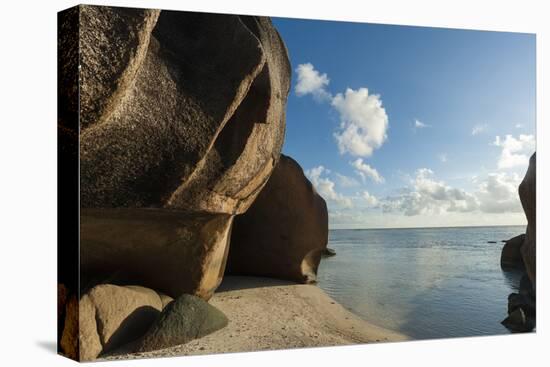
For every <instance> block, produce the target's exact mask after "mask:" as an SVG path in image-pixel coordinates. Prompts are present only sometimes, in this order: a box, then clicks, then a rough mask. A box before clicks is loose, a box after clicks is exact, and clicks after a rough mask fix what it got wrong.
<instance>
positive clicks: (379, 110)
mask: <svg viewBox="0 0 550 367" xmlns="http://www.w3.org/2000/svg"><path fill="white" fill-rule="evenodd" d="M295 71H296V74H297V76H298V82H297V83H296V86H295V92H296V95H297V96H305V95H308V94H311V95H312V96H313V97H314V98H315V99H316V100H317V101H326V102H329V103H330V105H331V107H332V108H334V109H335V110H336V112H338V114H339V119H340V125H339V128H338V130H337V131H336V132H335V133H334V138H335V140H336V143H337V145H338V149H339V151H340V154H345V153H349V154H351V155H352V156H356V157H369V156H371V155H372V153H373V151H374V150H375V149H378V148H380V147H381V146H382V144H383V143H384V141H385V140H386V138H387V134H386V131H387V128H388V115H387V114H386V110H385V109H384V107H383V106H382V100H381V98H380V96H379V95H377V94H369V90H368V89H367V88H359V89H357V90H354V89H351V88H348V89H346V91H345V92H344V93H338V94H336V95H335V96H333V95H332V94H331V93H329V92H328V91H327V90H326V87H327V86H328V84H329V82H330V79H329V78H328V76H327V74H324V73H323V74H321V73H320V72H319V71H318V70H316V69H315V67H314V66H313V65H312V64H311V63H305V64H300V65H298V67H297V68H296V70H295Z"/></svg>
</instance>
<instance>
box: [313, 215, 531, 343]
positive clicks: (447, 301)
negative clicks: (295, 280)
mask: <svg viewBox="0 0 550 367" xmlns="http://www.w3.org/2000/svg"><path fill="white" fill-rule="evenodd" d="M523 232H525V227H524V226H509V227H463V228H418V229H364V230H331V231H330V235H329V245H328V246H329V247H331V248H333V249H334V250H335V251H336V256H333V257H329V258H324V259H323V260H322V261H321V264H320V266H319V271H318V280H319V286H320V287H321V288H322V289H323V290H324V291H325V292H327V293H328V294H329V295H330V296H331V297H332V298H334V299H335V300H337V301H338V302H339V303H341V304H342V305H343V306H344V307H346V308H347V309H349V310H351V311H352V312H354V313H355V314H356V315H358V316H360V317H362V318H363V319H365V320H367V321H369V322H372V323H373V324H376V325H379V326H382V327H385V328H388V329H393V330H399V331H401V332H403V333H404V334H407V335H409V336H411V337H412V338H414V339H428V338H444V337H462V336H475V335H495V334H508V333H509V332H508V330H507V329H506V328H504V327H503V326H502V325H501V324H500V321H502V320H503V319H504V318H505V317H506V316H507V297H508V294H509V293H511V292H513V291H517V288H518V286H519V277H520V276H519V274H518V273H509V272H503V271H502V270H501V269H500V252H501V249H502V246H503V245H504V244H503V243H502V242H500V241H501V240H506V239H509V238H512V237H514V236H516V235H518V234H521V233H523ZM487 241H497V243H496V244H495V243H487Z"/></svg>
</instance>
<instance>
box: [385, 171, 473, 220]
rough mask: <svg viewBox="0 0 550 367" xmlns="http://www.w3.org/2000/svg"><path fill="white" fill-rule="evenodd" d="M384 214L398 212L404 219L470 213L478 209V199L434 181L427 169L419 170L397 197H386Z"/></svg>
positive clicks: (441, 182)
mask: <svg viewBox="0 0 550 367" xmlns="http://www.w3.org/2000/svg"><path fill="white" fill-rule="evenodd" d="M382 207H383V209H384V211H386V212H392V211H400V212H403V214H405V215H407V216H413V215H419V214H438V213H443V212H470V211H474V210H476V209H477V208H478V203H477V199H476V198H475V197H474V196H473V195H471V194H469V193H467V192H465V191H464V190H461V189H457V188H453V187H450V186H449V185H447V184H445V183H444V182H443V181H437V180H436V179H435V178H434V173H433V171H432V170H430V169H428V168H421V169H419V170H417V171H416V175H415V177H414V178H413V180H412V181H411V187H408V188H404V189H403V190H402V193H401V194H400V195H397V196H393V197H388V198H386V199H385V200H384V203H383V204H382Z"/></svg>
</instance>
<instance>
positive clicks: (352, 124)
mask: <svg viewBox="0 0 550 367" xmlns="http://www.w3.org/2000/svg"><path fill="white" fill-rule="evenodd" d="M332 106H333V107H334V108H335V109H336V111H338V113H339V114H340V121H341V122H340V129H339V131H338V132H336V133H335V134H334V137H335V139H336V142H337V144H338V148H339V150H340V154H344V153H349V154H351V155H353V156H358V157H369V156H371V155H372V153H373V151H374V149H377V148H380V147H381V146H382V144H383V143H384V141H385V140H386V138H387V135H386V130H387V128H388V115H386V110H385V109H384V107H382V100H381V99H380V96H379V95H376V94H369V91H368V89H367V88H359V89H358V90H353V89H351V88H348V89H347V90H346V92H345V93H344V94H342V93H338V94H337V95H336V96H335V97H334V98H333V99H332Z"/></svg>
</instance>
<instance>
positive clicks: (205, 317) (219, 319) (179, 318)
mask: <svg viewBox="0 0 550 367" xmlns="http://www.w3.org/2000/svg"><path fill="white" fill-rule="evenodd" d="M227 322H228V321H227V317H225V315H224V314H223V313H222V312H221V311H220V310H218V309H217V308H216V307H214V306H212V305H209V304H208V303H207V302H205V301H204V300H203V299H201V298H199V297H196V296H192V295H189V294H183V295H181V296H180V297H178V298H177V299H176V300H175V301H174V302H171V303H170V304H168V306H166V308H165V309H164V310H163V311H162V313H161V315H160V317H159V318H158V320H157V321H156V322H155V323H154V324H153V325H152V326H151V328H150V329H149V330H148V331H147V333H146V334H145V335H144V336H143V338H142V339H141V340H140V341H139V342H138V343H137V345H136V347H135V352H149V351H153V350H157V349H164V348H168V347H172V346H175V345H179V344H185V343H187V342H189V341H191V340H193V339H197V338H201V337H203V336H205V335H208V334H210V333H213V332H214V331H217V330H219V329H221V328H223V327H225V326H226V325H227Z"/></svg>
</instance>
